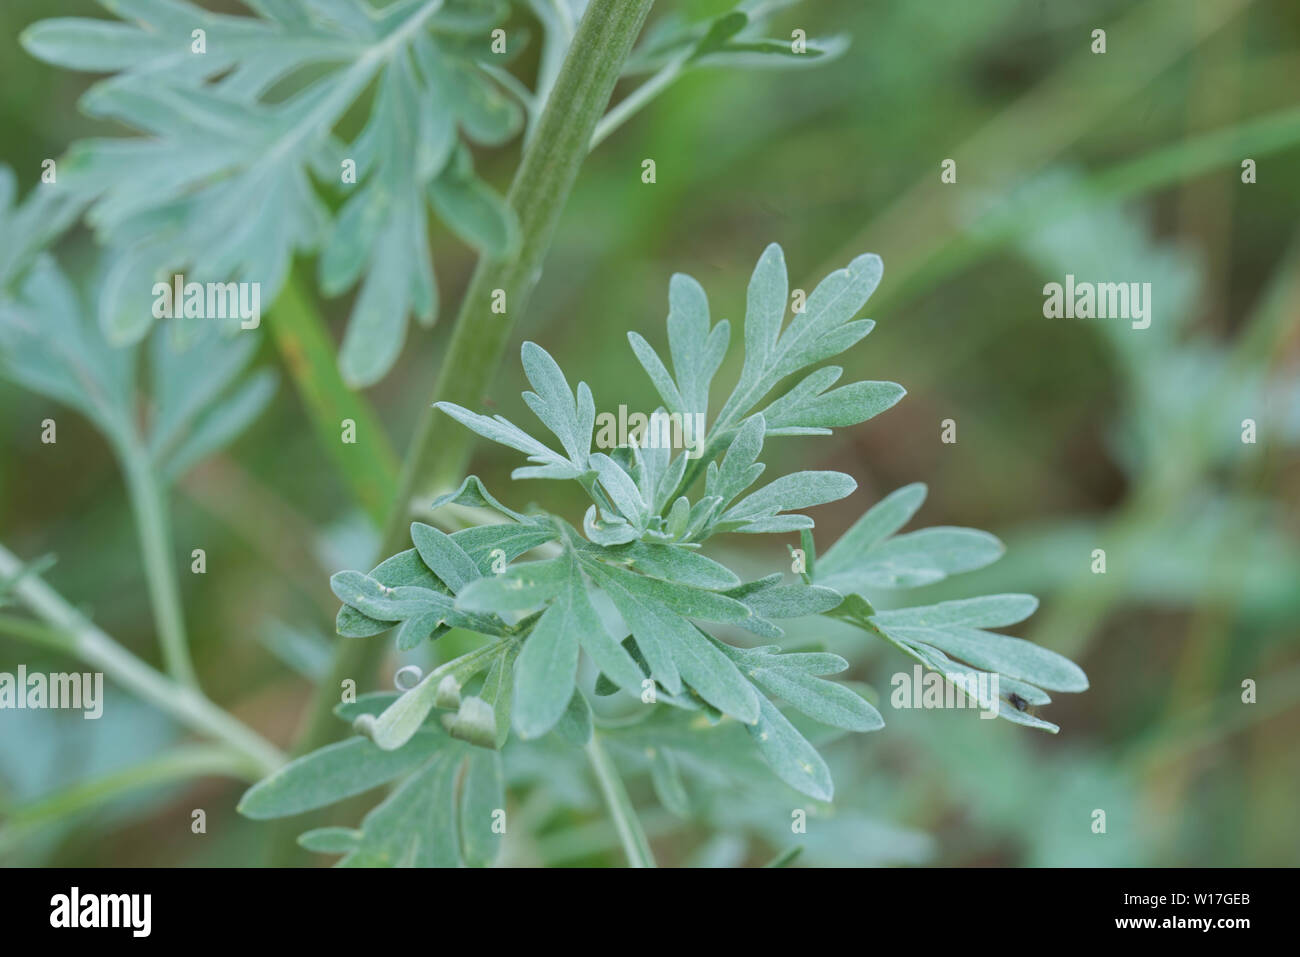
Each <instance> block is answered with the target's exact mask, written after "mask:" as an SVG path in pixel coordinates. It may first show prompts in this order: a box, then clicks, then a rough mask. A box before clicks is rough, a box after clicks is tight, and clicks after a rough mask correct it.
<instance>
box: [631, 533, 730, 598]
mask: <svg viewBox="0 0 1300 957" xmlns="http://www.w3.org/2000/svg"><path fill="white" fill-rule="evenodd" d="M606 553H607V555H608V556H609V558H611V559H613V560H614V561H616V562H618V563H619V564H625V565H627V566H628V567H629V568H631V569H633V570H635V571H639V572H641V573H642V574H643V575H648V576H649V577H651V578H662V579H665V580H668V581H675V582H681V583H683V584H689V585H695V586H697V587H700V588H709V589H714V588H718V589H721V588H731V587H733V586H735V585H738V584H740V579H739V578H737V577H736V574H735V572H733V571H732V570H731V569H730V568H728V567H727V566H726V565H722V564H719V563H718V562H715V561H714V560H713V559H711V558H708V557H707V556H705V555H701V554H700V553H699V551H697V550H695V549H693V548H684V547H682V546H680V545H662V544H656V543H651V542H633V543H632V544H630V545H625V546H621V547H613V548H609V549H607V550H606Z"/></svg>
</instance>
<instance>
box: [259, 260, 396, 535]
mask: <svg viewBox="0 0 1300 957" xmlns="http://www.w3.org/2000/svg"><path fill="white" fill-rule="evenodd" d="M267 325H269V326H270V328H271V334H272V336H273V338H274V339H275V345H276V348H277V349H279V350H280V355H281V356H282V357H283V359H284V364H285V367H286V368H287V369H288V370H289V375H290V377H291V378H292V379H293V381H294V385H296V386H297V387H298V393H299V395H301V396H302V403H303V406H304V407H305V408H306V410H307V415H308V417H309V418H310V419H311V424H312V427H313V429H314V430H315V432H316V438H317V441H318V442H319V443H320V447H321V448H322V449H323V450H324V451H325V453H326V454H327V455H329V456H330V458H332V459H333V460H334V463H335V465H337V466H338V469H339V471H340V473H341V474H342V475H343V478H344V479H345V480H346V481H347V483H348V485H349V486H350V487H351V489H352V492H353V494H354V495H355V496H356V498H357V501H358V502H360V503H361V507H362V508H363V509H365V512H366V514H367V515H368V516H370V519H371V521H373V522H374V523H375V524H380V523H382V522H383V521H384V519H385V518H386V517H387V515H388V511H389V508H390V503H391V502H392V501H393V496H394V495H395V494H396V491H397V468H398V465H397V453H395V452H394V451H393V447H392V445H391V444H390V443H389V441H388V436H387V434H385V432H384V429H383V426H382V425H381V424H380V421H379V417H378V416H377V415H376V414H375V411H374V407H373V406H372V405H371V404H370V402H369V401H367V400H366V397H365V396H363V395H361V394H360V393H359V392H355V391H353V390H352V389H350V388H348V385H347V383H345V382H344V381H343V376H342V374H341V373H340V372H339V363H338V359H337V357H336V356H335V348H334V341H333V339H331V337H330V334H329V331H328V329H327V328H326V326H325V320H324V318H323V317H322V316H321V314H320V310H319V309H318V308H317V306H316V304H315V301H314V299H313V296H312V294H311V290H310V283H309V282H308V281H307V280H306V279H305V278H304V277H303V275H302V273H301V270H298V271H294V272H291V273H290V275H289V279H288V281H287V282H286V283H285V284H284V289H282V290H281V291H280V295H279V296H278V297H277V298H276V300H275V308H274V310H273V311H272V314H271V321H270V322H268V323H267ZM349 419H350V420H351V421H352V422H353V423H354V424H355V426H356V436H355V437H356V441H355V442H351V443H347V444H344V442H343V440H342V431H341V430H342V427H343V422H344V420H349Z"/></svg>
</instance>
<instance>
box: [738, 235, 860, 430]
mask: <svg viewBox="0 0 1300 957" xmlns="http://www.w3.org/2000/svg"><path fill="white" fill-rule="evenodd" d="M778 253H779V248H778V250H777V252H776V253H770V254H769V253H765V254H764V256H765V257H768V256H769V255H770V257H771V258H767V259H765V260H760V267H761V269H756V270H755V277H756V280H755V281H759V283H760V288H761V289H766V290H767V291H768V292H767V293H766V294H761V295H760V296H759V297H758V299H757V300H755V301H754V302H753V303H752V305H753V306H755V307H756V308H757V311H756V312H755V314H754V315H753V317H750V316H748V315H747V316H746V320H745V322H746V326H748V325H749V324H750V321H751V318H752V320H753V321H754V323H755V332H754V334H753V341H754V342H755V343H756V344H757V345H758V347H759V348H760V349H762V353H761V357H760V359H759V360H758V361H755V362H749V361H748V358H747V364H746V367H745V368H744V369H743V370H742V372H741V378H740V381H739V382H738V383H737V384H736V388H735V390H734V391H733V392H732V394H731V397H730V398H729V399H728V400H727V402H726V404H725V405H724V406H723V408H722V412H721V413H719V416H718V418H719V420H720V421H723V422H728V423H730V422H734V421H738V420H739V419H740V418H741V417H742V416H744V415H745V414H746V413H747V412H748V411H749V410H750V409H752V408H753V407H754V405H755V404H756V403H757V402H758V401H759V400H760V399H762V398H763V396H765V395H766V394H767V393H768V392H769V391H771V389H772V388H773V387H774V386H775V385H776V384H777V383H778V382H780V381H781V380H782V379H783V378H785V377H786V376H787V375H790V374H791V373H793V372H797V371H798V370H800V369H802V368H805V367H806V366H809V365H811V364H813V363H814V362H819V361H821V360H822V359H825V358H829V357H830V356H832V355H835V354H837V353H839V352H842V351H843V350H845V349H847V348H848V347H849V346H851V345H853V344H854V343H855V342H857V341H858V340H859V339H861V338H862V337H863V336H865V335H866V334H867V333H868V332H870V331H871V327H872V323H871V322H870V321H869V320H861V321H857V322H853V321H851V320H852V319H853V317H854V316H855V315H856V314H857V313H858V311H859V310H860V309H861V308H862V307H863V306H864V305H865V304H866V301H867V299H868V298H869V297H870V296H871V293H872V292H874V291H875V288H876V286H877V285H878V284H879V282H880V277H881V273H882V266H881V262H880V257H879V256H876V255H874V254H871V253H867V254H865V255H862V256H859V257H858V258H857V259H855V260H853V262H851V263H850V264H849V265H848V267H847V268H845V269H841V270H839V271H837V272H833V273H831V274H830V275H829V276H827V277H826V278H825V279H823V280H822V281H821V282H820V283H819V284H818V285H817V288H816V289H814V290H813V292H812V295H810V296H809V297H808V301H807V302H806V303H805V304H804V309H803V311H802V312H800V313H797V314H796V315H795V316H794V318H793V319H792V320H791V321H790V323H789V325H788V326H786V328H785V331H784V332H782V333H781V334H780V336H779V338H777V340H776V341H775V343H773V344H769V337H770V334H771V331H770V330H771V326H772V319H771V314H770V310H771V309H773V308H774V306H773V305H772V304H771V303H770V302H769V300H768V298H767V297H768V296H769V295H770V292H771V290H773V289H774V288H776V286H775V282H776V280H775V279H773V278H771V277H773V276H775V273H776V269H777V263H776V258H775V257H776V256H777V254H778ZM780 267H781V270H782V271H783V270H784V263H783V260H782V262H781V263H780ZM760 272H761V273H762V275H761V277H760ZM782 308H784V303H782Z"/></svg>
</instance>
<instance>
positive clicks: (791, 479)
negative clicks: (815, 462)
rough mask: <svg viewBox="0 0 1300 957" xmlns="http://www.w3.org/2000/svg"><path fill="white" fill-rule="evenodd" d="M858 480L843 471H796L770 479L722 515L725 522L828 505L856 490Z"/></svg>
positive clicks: (743, 520) (750, 519)
mask: <svg viewBox="0 0 1300 957" xmlns="http://www.w3.org/2000/svg"><path fill="white" fill-rule="evenodd" d="M857 487H858V483H857V482H856V481H855V480H854V479H853V477H852V476H851V475H845V474H844V473H843V472H794V473H791V474H790V475H783V476H781V477H780V478H779V479H776V480H775V481H773V482H770V483H768V484H767V485H765V486H763V487H762V488H761V489H759V490H758V491H757V492H754V493H752V494H750V495H748V496H746V497H745V498H743V499H741V501H740V502H738V503H737V504H735V505H733V506H732V507H731V508H730V509H728V510H727V511H726V512H724V513H723V515H722V521H723V522H724V523H730V522H747V521H753V520H755V519H758V518H763V517H767V516H770V515H774V514H776V513H777V512H788V511H793V510H794V509H799V508H811V507H812V506H814V505H825V504H826V503H827V502H834V501H837V500H839V499H842V498H845V497H847V496H849V495H852V494H853V491H854V490H855V489H856V488H857Z"/></svg>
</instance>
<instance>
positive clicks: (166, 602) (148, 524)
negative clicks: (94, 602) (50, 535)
mask: <svg viewBox="0 0 1300 957" xmlns="http://www.w3.org/2000/svg"><path fill="white" fill-rule="evenodd" d="M122 468H123V471H124V474H125V477H126V487H127V490H128V492H129V493H130V496H131V511H132V512H133V513H134V514H135V524H136V530H137V532H138V534H139V536H140V552H141V555H142V556H143V558H144V573H145V583H146V584H147V586H148V588H149V602H150V604H151V605H152V606H153V617H154V623H155V625H156V626H157V628H158V641H159V643H160V644H161V645H162V652H163V662H164V663H165V665H166V667H167V673H168V674H169V675H171V676H172V678H174V679H175V680H176V681H179V682H180V683H181V684H183V685H186V686H188V687H190V688H198V686H199V681H198V677H197V676H196V675H195V673H194V662H193V661H191V660H190V647H189V639H188V638H187V637H186V635H185V615H184V614H183V613H182V611H181V593H180V584H179V582H178V581H177V579H176V564H175V559H174V557H173V556H172V554H171V531H170V528H169V525H170V523H169V521H168V517H167V504H166V500H165V498H164V495H163V490H162V488H161V487H160V486H159V484H158V480H157V477H156V476H155V475H154V471H153V465H152V463H151V462H150V460H149V455H148V453H147V452H146V451H145V450H144V449H143V448H142V447H140V446H132V447H130V448H126V449H123V454H122Z"/></svg>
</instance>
